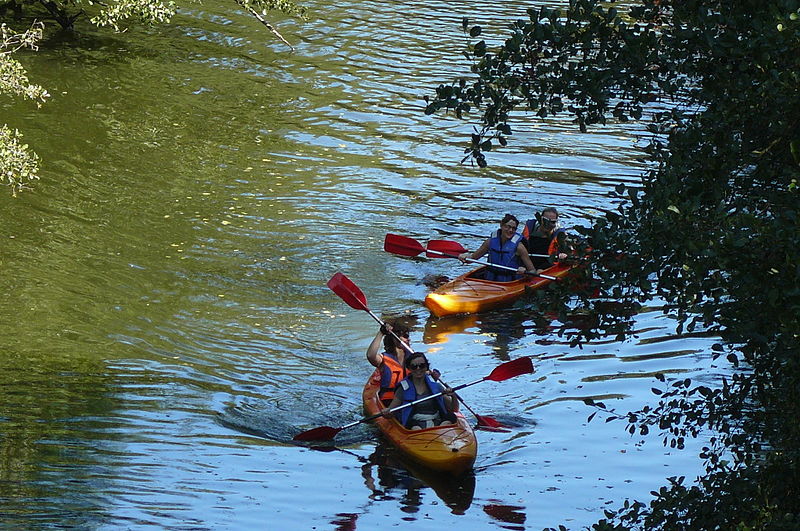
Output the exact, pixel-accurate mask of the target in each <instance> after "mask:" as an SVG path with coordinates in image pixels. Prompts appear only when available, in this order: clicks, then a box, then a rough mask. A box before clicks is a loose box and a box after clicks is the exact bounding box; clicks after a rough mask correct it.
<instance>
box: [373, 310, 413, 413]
mask: <svg viewBox="0 0 800 531" xmlns="http://www.w3.org/2000/svg"><path fill="white" fill-rule="evenodd" d="M392 332H394V334H395V335H396V336H397V337H399V338H400V341H402V342H403V343H404V344H405V345H406V346H405V347H403V345H402V344H400V342H398V341H397V339H395V337H394V336H393V335H392ZM409 332H410V331H409V329H408V327H406V326H403V325H399V324H395V326H392V325H390V324H389V323H386V324H384V325H383V326H381V328H380V330H378V333H377V334H375V339H373V340H372V343H370V344H369V347H367V360H368V361H369V362H370V363H371V364H372V365H373V366H374V367H380V369H381V390H380V399H381V400H382V401H383V403H384V405H386V404H388V403H390V402H391V401H392V399H393V398H394V389H395V387H397V384H399V383H400V380H402V379H403V378H405V377H406V376H408V372H407V371H406V369H405V358H406V355H407V353H408V352H412V350H411V340H410V339H409ZM381 343H383V352H380V350H381Z"/></svg>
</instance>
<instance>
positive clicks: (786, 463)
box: [426, 0, 800, 529]
mask: <svg viewBox="0 0 800 531" xmlns="http://www.w3.org/2000/svg"><path fill="white" fill-rule="evenodd" d="M632 4H633V6H632V7H631V8H630V9H627V10H624V11H623V10H622V9H621V8H619V9H618V8H617V7H613V6H611V5H610V4H608V3H604V2H599V1H597V0H570V2H569V7H567V8H566V9H552V8H547V7H542V8H530V9H528V11H527V17H526V18H525V19H520V20H518V21H516V22H514V23H513V24H512V25H511V28H510V36H508V38H507V39H506V40H505V41H504V43H503V44H502V45H501V46H498V47H491V46H489V45H488V44H487V43H486V41H485V40H481V35H482V32H483V30H482V28H481V27H480V26H478V25H472V24H470V23H469V21H468V20H465V21H464V29H465V31H466V32H468V34H469V35H470V37H471V39H472V40H471V43H470V45H469V48H468V50H467V55H468V56H469V57H470V58H473V59H474V63H473V67H472V75H471V76H468V77H464V78H462V79H458V80H456V81H454V82H452V83H449V84H444V85H441V86H439V87H438V89H437V90H436V95H435V97H433V98H431V99H430V100H429V101H428V106H427V109H426V112H427V113H434V112H437V111H440V110H447V111H450V112H454V113H455V114H456V115H457V116H459V117H468V116H470V114H471V113H472V112H473V111H477V112H478V113H479V116H480V118H479V120H480V126H479V127H477V128H476V132H475V134H473V135H472V138H471V139H470V143H469V146H468V147H467V149H466V153H467V156H466V158H465V161H466V160H470V159H471V160H472V161H474V162H475V163H477V164H478V165H479V166H481V167H483V166H485V165H486V164H487V159H486V154H487V152H489V151H491V150H492V149H493V148H495V147H497V145H498V144H499V145H500V146H504V145H506V144H507V143H508V142H509V141H510V139H511V136H512V132H513V124H514V123H515V122H517V121H520V120H524V119H529V118H526V115H527V116H530V113H532V114H534V115H535V116H537V117H538V118H540V119H546V118H547V117H550V116H554V115H557V114H565V113H568V114H569V115H571V116H572V117H573V119H574V121H575V124H576V126H577V127H579V128H580V129H581V130H584V131H585V130H586V129H587V128H588V127H591V126H592V125H595V124H605V123H608V122H610V121H618V122H626V121H629V120H642V121H645V123H646V124H647V128H648V130H649V132H650V133H651V135H652V136H651V142H650V144H649V146H648V147H647V149H646V151H647V154H648V156H649V159H650V162H651V165H650V168H651V169H650V170H648V171H647V172H646V173H645V174H644V175H643V176H642V181H641V184H640V185H638V186H636V187H627V188H626V187H624V186H620V187H618V189H617V194H618V196H619V198H620V203H621V204H620V206H619V208H618V209H617V210H615V211H612V212H608V213H606V215H605V216H604V217H602V218H601V219H598V220H597V221H596V223H595V225H594V227H593V228H592V229H591V230H590V231H587V235H588V236H589V237H590V238H591V242H592V245H593V247H594V248H595V249H596V250H597V251H598V254H599V255H600V256H599V260H600V264H602V267H598V268H597V276H598V277H599V278H598V282H599V284H600V285H599V287H600V289H601V293H602V294H603V295H605V296H606V297H607V298H611V299H614V300H623V301H626V300H627V301H633V302H643V301H646V300H648V299H650V298H652V297H654V296H658V297H661V298H663V299H665V300H666V301H668V303H669V305H668V309H667V311H670V312H672V313H674V314H676V315H677V317H678V319H679V332H683V331H692V330H694V329H695V328H696V327H702V328H704V329H710V330H712V331H714V332H715V333H718V334H719V335H720V336H721V337H722V339H723V341H722V343H720V344H716V345H715V346H714V349H713V352H711V353H709V354H710V355H712V356H714V357H718V356H721V355H726V356H727V358H728V360H729V361H730V363H731V364H732V365H733V366H734V367H735V370H734V372H733V374H732V376H731V377H729V378H725V379H724V380H723V381H722V382H721V383H720V384H719V385H718V386H715V387H714V388H711V387H708V386H706V385H701V384H698V383H696V382H692V381H691V380H690V379H675V380H667V379H666V378H662V380H663V382H664V383H663V384H659V386H658V387H657V388H654V393H656V394H657V395H658V396H659V397H660V398H659V400H658V403H657V404H656V405H655V406H653V407H649V406H648V407H645V408H644V409H642V410H641V411H637V412H630V413H624V414H623V413H617V412H615V411H613V410H611V409H609V408H608V407H607V406H606V405H605V404H600V403H591V404H592V405H594V406H595V407H596V408H597V411H599V412H600V413H602V414H606V415H609V416H610V417H611V418H618V419H621V420H624V421H626V422H627V427H628V429H629V431H631V433H636V432H639V433H642V434H645V433H647V432H649V431H650V429H651V428H654V429H656V430H658V431H659V432H660V433H662V435H663V440H664V443H665V444H668V445H670V446H673V447H682V446H683V443H684V441H685V437H689V436H693V435H696V434H697V433H698V432H699V431H700V430H701V429H704V428H706V427H709V428H713V429H714V430H715V432H716V433H718V436H715V437H714V438H713V439H712V440H711V441H710V443H709V444H708V445H707V447H706V448H704V450H703V453H702V457H703V459H704V460H705V463H706V475H705V476H704V477H702V478H700V479H699V481H697V482H695V483H693V484H686V482H685V480H684V479H683V478H672V479H671V480H670V484H669V485H667V486H665V487H664V488H662V489H661V490H659V491H658V492H654V493H653V495H654V499H653V500H652V501H651V502H650V503H649V504H648V505H645V504H643V503H641V502H634V503H632V504H630V503H626V505H625V507H623V508H621V509H620V510H619V511H609V512H608V513H607V518H606V519H605V520H603V521H601V522H599V523H598V524H597V526H596V527H597V528H598V529H611V528H623V527H637V528H646V529H654V528H661V529H688V528H696V529H713V528H721V529H734V528H738V529H767V528H769V529H796V528H798V527H800V463H798V457H800V452H799V451H798V450H800V448H799V446H800V423H798V422H797V419H798V418H800V348H798V347H800V341H799V339H800V336H799V335H798V334H799V333H798V331H800V251H798V250H799V249H800V227H798V214H800V212H798V206H800V202H798V179H799V178H800V94H798V90H799V89H800V1H798V0H740V1H737V2H730V1H723V0H639V1H638V2H635V3H632ZM603 257H605V258H603ZM584 304H586V305H587V306H590V307H591V308H592V309H593V310H594V311H595V312H596V316H597V318H596V319H595V320H594V321H593V322H594V326H593V327H592V328H590V329H587V330H584V331H583V332H582V334H583V337H576V338H574V340H575V341H576V342H577V341H580V340H581V339H583V338H585V337H591V336H593V335H595V334H600V333H608V332H609V331H617V332H620V333H624V330H625V328H624V322H622V321H621V320H620V318H618V317H615V316H614V315H609V314H607V313H604V309H603V308H601V307H600V306H599V304H598V303H597V302H593V301H590V300H586V301H584ZM592 416H594V414H593V415H592Z"/></svg>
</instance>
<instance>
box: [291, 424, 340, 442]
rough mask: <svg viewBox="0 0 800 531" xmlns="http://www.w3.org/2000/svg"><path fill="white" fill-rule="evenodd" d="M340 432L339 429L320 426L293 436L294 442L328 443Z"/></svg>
mask: <svg viewBox="0 0 800 531" xmlns="http://www.w3.org/2000/svg"><path fill="white" fill-rule="evenodd" d="M340 431H342V429H341V428H331V427H330V426H320V427H319V428H314V429H311V430H308V431H304V432H302V433H298V434H297V435H295V436H294V437H293V438H292V440H294V441H330V440H332V439H333V438H334V437H336V434H337V433H339V432H340Z"/></svg>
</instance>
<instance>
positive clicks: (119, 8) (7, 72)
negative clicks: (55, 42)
mask: <svg viewBox="0 0 800 531" xmlns="http://www.w3.org/2000/svg"><path fill="white" fill-rule="evenodd" d="M234 1H235V2H236V4H237V5H238V6H239V7H241V8H242V9H244V10H245V11H246V12H247V13H248V14H250V15H251V16H253V17H254V18H256V19H257V20H258V21H259V22H261V23H262V24H263V25H264V26H265V27H266V28H267V29H269V30H270V31H271V32H272V33H273V34H274V35H275V36H276V37H277V38H278V39H279V40H280V41H281V42H283V43H284V44H286V45H287V46H289V47H290V48H291V44H289V42H288V41H287V40H286V39H285V38H284V37H283V35H281V34H280V33H279V32H278V30H277V29H275V27H274V26H272V24H270V23H269V22H268V21H267V20H266V19H265V18H264V15H266V13H267V12H268V11H269V10H278V11H281V12H283V13H285V14H289V15H296V16H299V17H301V18H304V17H305V8H303V7H300V6H298V5H297V4H295V3H294V2H292V0H234ZM177 9H178V4H176V3H175V2H172V1H168V2H162V1H161V0H115V1H112V2H95V1H92V0H8V1H4V0H0V21H2V20H4V19H10V21H14V22H18V21H19V20H20V19H22V17H24V16H29V17H31V18H34V19H37V20H53V21H55V22H57V23H58V24H59V25H60V26H61V27H62V28H64V29H72V28H73V25H74V24H75V21H76V20H78V19H79V18H81V17H87V18H88V19H89V20H90V21H91V22H92V23H93V24H96V25H98V26H110V27H112V28H113V29H114V30H115V31H122V30H123V29H124V25H125V24H126V23H142V24H156V23H165V22H169V20H170V17H172V15H174V14H175V11H176V10H177ZM43 29H44V25H43V24H42V23H41V22H36V23H34V25H33V26H32V27H30V28H29V29H27V30H25V31H15V30H13V29H11V28H10V27H9V26H8V25H7V24H6V23H5V22H1V23H0V96H2V95H4V94H5V95H10V96H12V97H22V98H25V99H30V100H33V101H35V102H36V103H37V105H41V103H43V102H44V101H45V99H46V98H48V97H49V95H48V93H47V91H46V90H45V89H43V88H42V87H40V86H38V85H35V84H32V83H30V81H29V80H28V76H27V73H26V71H25V69H24V68H23V66H22V65H21V64H20V62H19V61H18V60H17V59H16V58H15V57H14V54H15V53H16V52H18V51H19V50H21V49H23V48H28V49H32V50H36V42H38V41H39V40H40V39H41V38H42V33H43ZM21 139H22V134H21V133H20V132H19V131H18V130H16V129H11V128H9V127H8V125H7V124H0V183H6V184H8V185H10V186H11V190H12V193H14V194H16V192H17V191H18V190H20V189H21V188H22V187H23V186H24V185H25V184H26V183H29V182H30V181H31V180H34V179H37V178H38V176H37V172H38V171H39V158H38V157H37V155H36V154H35V153H33V152H32V151H31V150H30V149H29V148H28V146H27V145H26V144H23V143H22V141H21Z"/></svg>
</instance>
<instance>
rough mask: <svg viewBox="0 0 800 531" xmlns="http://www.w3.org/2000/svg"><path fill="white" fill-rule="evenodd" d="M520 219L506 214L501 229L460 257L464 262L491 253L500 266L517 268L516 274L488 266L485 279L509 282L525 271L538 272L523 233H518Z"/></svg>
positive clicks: (493, 259)
mask: <svg viewBox="0 0 800 531" xmlns="http://www.w3.org/2000/svg"><path fill="white" fill-rule="evenodd" d="M518 226H519V220H518V219H517V218H516V217H514V216H513V215H511V214H506V215H505V216H504V217H503V219H502V220H501V221H500V229H499V230H497V231H495V232H493V233H492V235H491V236H490V237H489V238H488V239H487V240H486V241H485V242H483V243H482V244H481V246H480V247H478V250H476V251H475V252H473V253H469V252H466V253H461V254H460V255H459V256H458V258H459V260H461V261H462V262H466V261H467V259H471V260H477V259H478V258H480V257H481V256H483V255H485V254H486V253H487V252H488V253H489V262H490V263H492V264H496V265H499V266H505V267H510V268H512V269H516V270H517V272H516V274H515V273H514V272H513V271H509V270H507V269H499V268H493V267H491V266H489V267H487V269H486V273H485V276H484V279H486V280H493V281H497V282H508V281H511V280H514V279H516V278H519V277H520V276H521V275H524V274H525V272H526V271H527V272H530V273H538V271H537V270H536V269H535V268H534V267H533V263H532V262H531V259H530V257H529V256H528V249H527V248H526V247H525V245H524V244H523V238H522V235H521V234H519V233H517V227H518Z"/></svg>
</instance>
